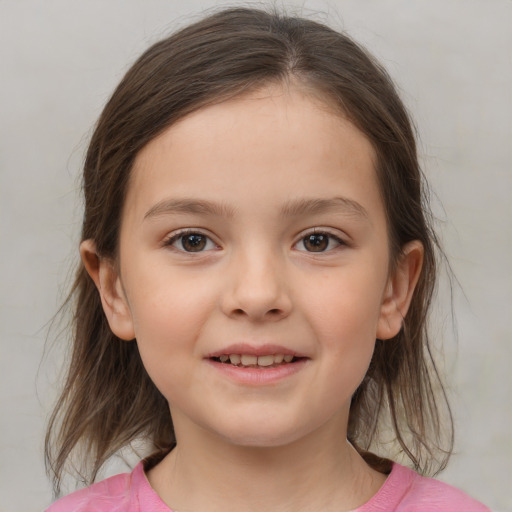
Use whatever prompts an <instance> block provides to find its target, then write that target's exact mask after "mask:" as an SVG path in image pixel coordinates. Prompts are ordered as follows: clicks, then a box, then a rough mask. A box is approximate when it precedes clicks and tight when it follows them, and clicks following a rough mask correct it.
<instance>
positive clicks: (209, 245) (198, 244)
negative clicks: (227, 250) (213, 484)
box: [165, 231, 218, 252]
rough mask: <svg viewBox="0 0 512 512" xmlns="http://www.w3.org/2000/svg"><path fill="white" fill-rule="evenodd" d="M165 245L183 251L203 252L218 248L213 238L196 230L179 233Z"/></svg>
mask: <svg viewBox="0 0 512 512" xmlns="http://www.w3.org/2000/svg"><path fill="white" fill-rule="evenodd" d="M165 245H167V246H171V247H173V248H174V249H176V250H178V251H181V252H203V251H210V250H212V249H216V248H218V247H217V245H216V244H215V243H214V242H213V241H212V240H211V238H209V237H208V236H206V235H204V234H203V233H199V232H195V231H185V232H183V231H182V232H181V233H177V234H176V235H174V236H172V237H171V238H169V239H168V240H167V241H166V242H165Z"/></svg>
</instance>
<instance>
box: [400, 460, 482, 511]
mask: <svg viewBox="0 0 512 512" xmlns="http://www.w3.org/2000/svg"><path fill="white" fill-rule="evenodd" d="M393 473H394V477H395V483H396V484H397V486H398V487H399V486H400V483H402V484H405V485H404V486H403V495H402V497H401V500H400V506H399V507H398V508H397V512H398V511H400V512H452V511H454V510H464V512H490V509H489V508H487V507H486V506H485V505H483V504H482V503H480V502H479V501H477V500H475V499H474V498H472V497H471V496H469V495H468V494H466V493H465V492H463V491H461V490H460V489H457V488H455V487H453V486H451V485H448V484H446V483H444V482H440V481H439V480H435V479H433V478H427V477H423V476H420V475H418V474H417V473H415V472H414V471H413V470H411V469H409V468H406V467H404V466H401V465H399V464H394V465H393V471H392V474H393ZM390 476H391V475H390Z"/></svg>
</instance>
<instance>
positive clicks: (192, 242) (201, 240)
mask: <svg viewBox="0 0 512 512" xmlns="http://www.w3.org/2000/svg"><path fill="white" fill-rule="evenodd" d="M181 245H182V246H183V249H185V251H188V252H198V251H201V250H203V249H204V247H205V245H206V237H204V236H203V235H194V234H192V235H186V236H184V237H183V238H182V241H181Z"/></svg>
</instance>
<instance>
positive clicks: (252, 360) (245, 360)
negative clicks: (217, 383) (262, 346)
mask: <svg viewBox="0 0 512 512" xmlns="http://www.w3.org/2000/svg"><path fill="white" fill-rule="evenodd" d="M241 362H242V365H243V366H249V365H250V364H258V356H247V355H245V354H244V355H243V356H241Z"/></svg>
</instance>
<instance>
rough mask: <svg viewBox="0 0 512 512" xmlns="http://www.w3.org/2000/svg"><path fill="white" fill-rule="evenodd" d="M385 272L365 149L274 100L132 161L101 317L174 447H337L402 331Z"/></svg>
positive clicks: (173, 134) (345, 129)
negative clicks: (316, 435)
mask: <svg viewBox="0 0 512 512" xmlns="http://www.w3.org/2000/svg"><path fill="white" fill-rule="evenodd" d="M180 234H181V237H180ZM389 264H390V262H389V245H388V238H387V229H386V219H385V213H384V206H383V203H382V199H381V195H380V193H379V188H378V185H377V180H376V175H375V170H374V152H373V150H372V147H371V144H370V143H369V141H368V140H367V139H366V138H365V136H363V135H362V134H361V133H360V132H359V131H358V130H357V129H356V128H355V127H354V126H353V125H352V124H351V123H349V122H348V121H346V120H345V119H343V118H342V117H340V116H339V115H335V114H333V113H328V111H327V109H326V108H325V105H322V104H320V103H319V102H318V101H316V100H312V99H311V98H308V97H306V96H304V95H302V94H301V93H300V92H297V91H296V90H293V89H292V90H291V91H287V92H284V91H283V90H282V89H281V88H273V89H268V90H265V91H261V92H259V93H254V94H251V95H250V96H247V97H243V98H238V99H235V100H232V101H229V102H226V103H222V104H220V105H216V106H212V107H208V108H205V109H203V110H200V111H198V112H197V113H194V114H192V115H190V116H188V117H186V118H185V119H184V120H182V121H180V122H179V123H177V124H175V125H173V126H172V127H170V128H169V129H167V130H166V131H165V132H164V133H163V134H162V135H161V136H159V137H158V138H156V139H155V140H153V141H152V142H151V143H149V144H148V145H147V146H146V147H145V148H144V149H143V150H142V151H141V153H140V154H139V155H138V158H137V161H136V164H135V168H134V170H133V175H132V178H131V182H130V185H129V190H128V194H127V198H126V203H125V208H124V212H123V221H122V227H121V237H120V262H119V269H120V270H119V272H120V274H119V278H118V279H117V281H116V285H117V286H116V287H115V290H116V291H115V292H114V295H115V293H118V297H117V298H115V297H114V300H113V301H111V302H112V304H113V305H112V311H111V312H110V313H108V312H107V314H108V315H109V320H110V323H111V326H112V328H113V330H114V331H115V332H116V334H118V335H119V336H121V337H124V338H127V339H128V338H130V337H136V338H137V343H138V346H139V349H140V354H141V357H142V360H143V362H144V365H145V367H146V369H147V371H148V373H149V375H150V377H151V379H152V380H153V381H154V382H155V384H156V385H157V387H158V388H159V389H160V391H161V392H162V393H163V395H164V396H165V397H166V398H167V399H168V401H169V404H170V407H171V412H172V416H173V421H174V424H175V428H176V433H177V437H178V442H179V441H180V436H182V437H183V436H185V435H188V433H190V432H194V431H195V432H204V430H203V428H204V429H206V430H207V431H208V432H209V433H210V434H211V433H213V434H214V435H215V436H220V438H222V439H224V440H227V441H229V442H231V443H235V444H242V445H258V446H275V445H280V444H283V443H288V442H290V441H293V440H297V439H300V438H302V437H303V436H306V435H308V434H310V433H312V432H320V431H322V429H326V428H327V429H329V428H331V427H332V429H335V431H336V435H337V436H341V434H342V432H344V431H346V427H347V421H348V412H349V406H350V398H351V396H352V394H353V393H354V391H355V390H356V388H357V387H358V385H359V383H360V382H361V380H362V379H363V377H364V375H365V372H366V370H367V367H368V364H369V362H370V359H371V356H372V353H373V349H374V343H375V339H376V338H377V337H378V338H389V337H391V336H393V335H395V334H396V332H397V331H398V329H399V328H400V321H399V320H398V321H397V319H396V316H397V315H399V316H401V313H404V311H403V310H402V311H401V313H400V312H397V310H398V309H399V307H400V306H401V305H402V302H400V301H401V300H402V298H401V295H400V293H402V291H403V290H402V289H403V286H402V285H401V284H400V282H399V281H397V280H396V279H397V278H396V276H389V273H388V269H389V266H390V265H389ZM403 274H404V276H405V275H406V274H407V276H409V271H408V270H406V271H405V272H403ZM114 277H115V276H114ZM407 278H408V277H407ZM397 283H398V284H397ZM405 288H407V286H405ZM404 293H405V292H403V293H402V295H404ZM107 309H108V307H107ZM402 309H403V308H402ZM230 354H234V355H235V356H234V357H233V359H232V362H236V361H237V358H236V356H246V357H243V358H242V362H245V363H246V364H247V365H250V364H252V363H254V361H255V356H262V357H261V359H260V360H259V362H260V363H261V366H260V367H254V366H247V367H238V366H234V365H233V364H232V363H230V361H231V360H230V359H228V360H227V362H221V361H220V359H221V356H223V357H222V360H224V359H226V357H227V356H229V355H230ZM276 355H277V356H278V357H277V359H276V358H274V359H272V358H269V357H265V356H276ZM282 355H295V356H296V357H297V358H298V360H297V361H295V360H294V361H292V362H290V363H286V362H283V363H279V359H282ZM276 360H277V363H276V362H275V361H276ZM267 364H270V366H265V365H267ZM198 427H203V428H198Z"/></svg>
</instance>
